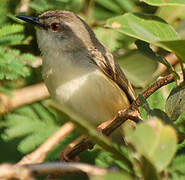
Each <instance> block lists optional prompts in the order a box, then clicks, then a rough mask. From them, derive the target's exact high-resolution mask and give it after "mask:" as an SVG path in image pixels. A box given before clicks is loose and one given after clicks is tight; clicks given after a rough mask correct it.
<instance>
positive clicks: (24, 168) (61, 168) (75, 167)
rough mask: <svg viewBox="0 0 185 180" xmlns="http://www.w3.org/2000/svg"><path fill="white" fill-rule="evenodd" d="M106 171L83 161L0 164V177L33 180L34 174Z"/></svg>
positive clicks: (101, 173) (96, 172) (94, 173)
mask: <svg viewBox="0 0 185 180" xmlns="http://www.w3.org/2000/svg"><path fill="white" fill-rule="evenodd" d="M108 172H111V170H109V169H105V168H102V167H98V166H93V165H89V164H85V163H64V162H63V163H62V162H51V163H41V164H29V165H18V164H16V165H14V164H7V163H6V164H2V165H0V179H1V180H8V179H22V180H34V179H35V178H34V177H33V175H34V174H36V175H57V176H61V175H65V174H74V175H76V174H78V175H81V174H87V175H89V176H101V175H104V174H106V173H108Z"/></svg>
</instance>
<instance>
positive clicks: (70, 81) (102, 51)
mask: <svg viewBox="0 0 185 180" xmlns="http://www.w3.org/2000/svg"><path fill="white" fill-rule="evenodd" d="M17 17H18V18H20V19H22V20H24V21H27V22H29V23H32V24H34V25H35V27H36V32H37V40H38V45H39V48H40V50H41V53H42V56H43V79H44V81H45V83H46V86H47V88H48V90H49V92H50V94H51V96H52V98H53V99H54V100H55V101H56V102H57V103H59V104H60V106H61V108H62V110H63V111H64V112H65V113H66V114H68V115H69V116H71V117H72V118H73V119H75V120H80V119H83V120H85V121H88V122H90V123H91V124H92V125H94V126H97V125H99V124H101V123H102V122H104V121H107V120H111V119H113V118H114V117H115V116H116V114H117V113H118V111H119V110H123V109H126V108H128V107H129V105H130V103H132V101H133V100H134V99H135V93H134V90H133V88H132V87H131V85H130V83H129V81H128V80H127V78H126V77H125V75H124V73H123V72H122V70H121V68H120V66H119V65H118V63H117V62H116V61H115V60H114V57H113V55H112V54H111V52H110V51H109V50H108V49H107V48H106V47H105V46H104V45H103V44H102V43H101V42H100V41H99V40H98V39H97V38H96V37H95V34H94V32H93V31H92V29H91V28H90V27H89V26H88V25H87V23H86V22H85V21H84V20H82V19H81V18H80V17H79V16H77V15H75V14H74V13H72V12H69V11H60V10H57V11H47V12H45V13H43V14H42V15H40V16H39V17H30V16H23V15H21V16H17ZM120 139H121V137H120Z"/></svg>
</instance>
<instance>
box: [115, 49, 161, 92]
mask: <svg viewBox="0 0 185 180" xmlns="http://www.w3.org/2000/svg"><path fill="white" fill-rule="evenodd" d="M117 59H118V62H119V64H120V66H121V68H122V70H123V72H124V73H125V74H126V76H127V78H128V79H129V81H130V82H131V83H132V84H133V85H134V86H136V87H143V88H144V87H146V85H147V84H148V83H149V82H150V81H151V80H152V79H153V75H154V73H155V72H156V70H157V67H158V63H157V62H156V61H155V60H153V59H151V58H149V57H147V56H145V55H143V54H142V53H140V52H139V51H132V52H130V53H127V54H126V55H123V56H120V57H118V58H117ZM141 64H142V66H141ZM138 67H139V68H138Z"/></svg>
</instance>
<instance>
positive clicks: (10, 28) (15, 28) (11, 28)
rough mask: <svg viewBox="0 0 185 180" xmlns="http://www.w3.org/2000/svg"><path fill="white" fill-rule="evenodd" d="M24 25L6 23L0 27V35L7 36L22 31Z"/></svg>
mask: <svg viewBox="0 0 185 180" xmlns="http://www.w3.org/2000/svg"><path fill="white" fill-rule="evenodd" d="M23 30H24V26H23V25H20V24H13V25H6V26H3V27H2V28H1V29H0V37H2V36H7V35H10V34H14V33H20V32H23Z"/></svg>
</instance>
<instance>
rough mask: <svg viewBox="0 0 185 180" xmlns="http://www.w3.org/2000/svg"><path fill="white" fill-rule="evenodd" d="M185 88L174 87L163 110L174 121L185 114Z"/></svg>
mask: <svg viewBox="0 0 185 180" xmlns="http://www.w3.org/2000/svg"><path fill="white" fill-rule="evenodd" d="M184 97H185V86H183V87H175V88H174V89H173V90H172V91H171V93H170V95H169V96H168V99H167V101H166V105H165V110H166V113H167V114H168V116H169V117H170V118H171V119H172V120H173V121H174V120H177V119H178V117H179V116H180V115H181V114H182V113H184V112H185V98H184Z"/></svg>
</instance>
